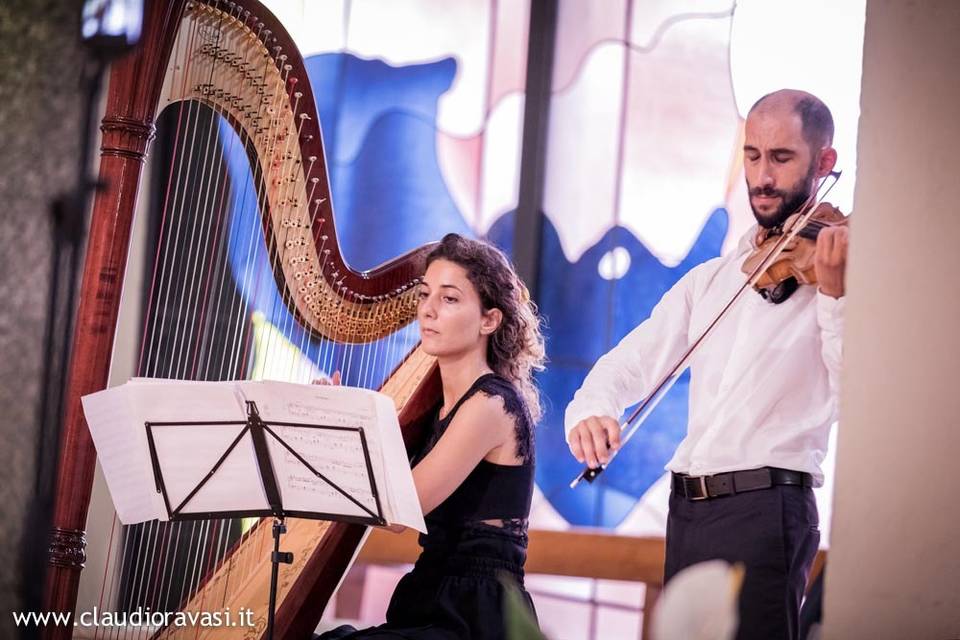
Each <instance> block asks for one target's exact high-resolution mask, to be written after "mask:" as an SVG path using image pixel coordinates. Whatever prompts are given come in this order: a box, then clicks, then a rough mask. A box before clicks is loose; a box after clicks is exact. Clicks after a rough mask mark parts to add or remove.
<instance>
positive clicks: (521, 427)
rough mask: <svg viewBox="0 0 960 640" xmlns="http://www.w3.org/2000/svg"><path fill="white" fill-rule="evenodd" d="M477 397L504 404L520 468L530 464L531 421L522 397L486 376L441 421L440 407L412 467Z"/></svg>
mask: <svg viewBox="0 0 960 640" xmlns="http://www.w3.org/2000/svg"><path fill="white" fill-rule="evenodd" d="M477 393H482V394H484V395H486V396H489V397H494V396H495V397H498V398H500V399H501V400H502V401H503V409H504V411H505V412H506V413H507V415H509V416H510V417H512V418H513V422H514V426H515V428H516V440H517V456H518V457H519V458H521V460H522V461H523V464H533V457H534V456H533V451H534V446H533V437H534V436H533V419H532V418H531V416H530V411H529V409H528V408H527V404H526V402H524V400H523V397H522V396H521V395H520V393H519V392H518V391H517V388H516V387H515V386H513V383H511V382H510V381H509V380H507V379H506V378H503V377H502V376H499V375H497V374H495V373H486V374H484V375H482V376H480V377H479V378H477V379H476V380H474V381H473V384H472V385H470V388H468V389H467V390H466V392H464V394H463V395H462V396H460V399H459V400H457V402H456V403H454V405H453V407H451V408H450V411H448V412H447V414H446V415H445V416H443V417H442V418H441V417H440V415H439V413H440V409H439V407H438V408H437V419H436V421H435V422H434V428H433V431H432V432H431V434H430V436H429V438H428V439H427V442H426V445H425V446H424V449H423V451H422V452H421V453H420V455H419V456H417V457H416V458H415V460H414V463H416V462H419V461H420V460H422V459H423V458H424V457H426V455H427V454H428V453H430V451H431V450H432V449H433V447H434V446H435V445H436V444H437V442H438V441H439V440H440V438H441V437H442V436H443V434H444V432H446V430H447V427H448V426H450V423H451V422H452V421H453V418H454V416H456V415H457V411H459V410H460V407H462V406H463V403H464V402H466V401H467V400H469V399H470V398H472V397H473V396H474V395H476V394H477Z"/></svg>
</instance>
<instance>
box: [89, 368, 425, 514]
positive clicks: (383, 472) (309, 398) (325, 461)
mask: <svg viewBox="0 0 960 640" xmlns="http://www.w3.org/2000/svg"><path fill="white" fill-rule="evenodd" d="M246 401H253V402H254V403H255V404H256V406H257V409H258V410H259V414H260V417H261V419H262V420H263V421H264V423H266V424H267V426H268V428H269V429H270V430H272V431H273V432H274V433H275V434H276V435H277V436H278V437H280V438H281V439H283V440H284V441H285V442H286V443H287V444H288V445H289V446H290V447H291V448H292V449H293V450H294V451H296V452H297V453H298V454H299V455H300V456H301V457H302V458H303V459H304V460H306V461H307V462H309V464H310V465H311V466H313V468H314V469H316V470H317V471H318V472H319V473H321V474H323V476H324V477H325V478H326V480H324V479H321V478H318V477H317V476H316V475H315V474H314V473H313V472H312V471H311V470H310V469H309V468H308V467H307V466H305V465H304V464H303V463H302V462H301V461H300V460H299V459H298V457H297V456H295V455H294V454H293V453H291V452H290V451H289V450H288V449H287V448H286V447H284V446H283V445H281V444H280V443H279V442H278V441H277V440H276V439H275V438H273V437H272V436H271V435H270V434H269V433H268V434H267V436H266V439H267V443H268V448H269V451H270V458H271V463H272V466H273V470H274V474H275V476H276V478H277V483H278V488H279V490H280V494H281V498H282V505H283V509H284V510H285V511H301V512H309V513H318V514H330V515H331V519H335V516H336V515H344V516H361V517H369V516H370V513H369V512H372V513H374V514H376V513H377V502H376V500H375V498H374V494H373V492H372V490H371V486H370V479H369V476H368V471H367V466H366V460H365V457H364V453H363V448H362V444H361V438H360V433H361V431H362V433H363V435H364V437H365V440H366V444H367V447H368V451H369V455H370V461H371V467H372V471H373V479H374V482H375V486H376V487H377V488H378V489H379V499H380V509H381V510H382V513H383V516H384V518H385V519H386V520H387V521H388V522H390V523H392V524H403V525H405V526H408V527H412V528H415V529H417V530H419V531H424V530H425V529H426V526H425V524H424V522H423V515H422V513H421V512H420V502H419V499H418V498H417V494H416V489H415V487H414V485H413V476H412V475H411V472H410V467H409V463H408V461H407V457H406V450H405V448H404V446H403V439H402V437H401V434H400V429H399V424H398V423H397V417H396V410H395V408H394V405H393V402H392V400H391V399H390V398H388V397H387V396H384V395H382V394H379V393H377V392H374V391H369V390H366V389H356V388H350V387H339V386H320V385H298V384H289V383H283V382H249V381H243V382H186V381H173V380H153V379H138V378H135V379H133V380H131V381H130V382H128V383H126V384H124V385H121V386H120V387H115V388H113V389H108V390H106V391H101V392H99V393H96V394H91V395H89V396H85V397H84V398H83V407H84V412H85V414H86V417H87V422H88V424H89V425H90V432H91V434H92V435H93V439H94V444H95V445H96V447H97V452H98V455H99V457H100V462H101V465H102V466H103V469H104V474H105V476H106V478H107V484H108V486H109V488H110V493H111V496H112V498H113V500H114V503H115V505H116V507H117V513H118V515H119V517H120V519H121V521H122V522H124V523H125V524H132V523H136V522H143V521H145V520H151V519H154V518H156V519H162V520H166V519H167V518H168V513H167V505H166V504H164V501H163V498H162V496H161V495H160V494H159V493H157V490H156V484H155V480H154V471H153V466H152V463H151V457H150V451H149V446H148V438H147V432H146V428H145V427H144V423H145V422H151V423H158V422H169V423H174V424H170V425H156V424H154V425H153V426H152V428H151V432H152V435H153V440H154V444H155V447H156V457H157V460H158V462H159V466H160V470H161V472H162V476H163V483H164V488H165V490H166V493H167V497H168V500H169V508H170V509H171V510H173V509H176V508H177V507H179V506H181V504H182V503H183V502H184V500H185V499H187V497H188V496H189V494H190V493H191V492H192V491H193V490H194V488H195V487H196V486H197V485H198V484H199V483H201V482H202V481H204V478H205V477H207V476H208V475H209V478H208V479H207V480H206V481H205V483H204V484H203V486H202V488H201V489H200V490H199V491H197V492H196V493H195V494H194V495H193V496H192V497H190V498H189V500H188V501H187V502H186V504H185V505H184V506H183V509H182V512H183V513H220V512H238V511H247V512H250V511H263V510H268V509H269V504H268V502H267V498H266V495H265V493H264V489H263V481H262V478H260V475H259V465H258V463H257V459H256V453H255V450H254V447H253V442H252V438H251V437H250V434H249V433H247V434H246V435H244V436H243V437H242V438H240V439H239V440H238V441H237V443H236V445H235V447H234V449H233V451H232V452H231V453H230V454H229V455H228V456H226V457H225V458H224V453H225V452H226V451H227V450H228V448H229V447H230V445H231V444H232V443H233V442H234V441H235V440H237V438H238V435H239V434H241V432H242V431H243V429H244V428H245V424H246V420H247V406H246ZM187 422H190V423H197V422H202V423H204V424H189V425H187V424H183V423H187ZM215 422H234V423H236V424H212V423H215ZM271 423H298V424H302V425H323V426H327V427H336V429H322V428H314V427H312V426H309V427H308V426H284V425H276V424H271ZM221 459H222V460H221ZM218 461H220V466H219V467H218V468H217V469H216V472H215V473H213V474H210V471H211V470H212V469H213V467H214V466H215V465H216V464H217V463H218ZM328 481H329V482H328ZM332 485H336V486H337V487H339V488H340V489H341V490H342V492H341V491H338V490H337V489H336V488H335V487H334V486H332ZM344 493H346V494H348V495H349V496H350V497H352V498H353V499H354V500H356V501H357V502H359V503H360V505H363V507H365V508H366V510H365V509H364V508H361V507H360V506H358V505H357V504H355V503H354V502H353V501H351V500H350V499H349V498H347V497H345V496H344ZM367 510H369V512H368V511H367Z"/></svg>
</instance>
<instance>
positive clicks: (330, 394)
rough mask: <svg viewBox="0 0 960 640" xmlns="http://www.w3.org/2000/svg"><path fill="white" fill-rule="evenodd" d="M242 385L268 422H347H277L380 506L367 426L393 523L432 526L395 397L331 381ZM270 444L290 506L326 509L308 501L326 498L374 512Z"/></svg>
mask: <svg viewBox="0 0 960 640" xmlns="http://www.w3.org/2000/svg"><path fill="white" fill-rule="evenodd" d="M238 386H239V388H240V391H241V393H243V394H244V396H245V397H246V399H247V400H253V401H254V402H256V404H257V407H258V408H259V409H260V417H261V418H262V419H263V420H264V421H265V422H266V423H268V424H269V423H271V422H288V423H291V422H292V423H306V424H319V425H325V426H330V427H338V428H341V429H345V431H330V430H327V429H311V428H304V427H291V426H274V425H271V426H270V428H271V429H273V430H274V431H275V432H276V433H277V435H278V436H280V437H281V438H282V439H283V440H284V441H285V442H287V444H289V445H291V447H293V448H294V449H295V450H296V451H297V452H298V453H300V454H301V456H302V457H303V458H304V459H305V460H306V461H307V462H309V463H310V465H311V466H313V468H314V469H316V470H317V471H318V472H320V473H321V474H323V475H324V476H325V477H326V478H327V479H329V480H330V481H332V482H333V483H335V484H336V485H337V486H339V487H340V488H341V489H343V490H344V491H345V492H346V493H348V494H349V495H351V496H352V497H354V498H355V499H357V501H358V502H360V503H361V504H362V505H364V506H365V507H366V508H367V509H369V510H370V511H372V512H373V513H376V512H377V503H376V501H375V499H374V496H373V493H372V491H371V487H370V481H369V478H368V475H367V469H366V464H365V457H364V454H363V448H362V445H361V440H360V436H359V430H361V429H362V430H363V433H364V436H365V440H366V444H367V448H368V451H369V454H370V460H371V463H372V470H373V476H374V481H375V486H376V487H378V488H379V490H380V496H379V498H380V507H381V509H382V510H383V515H384V517H385V518H386V519H387V521H388V522H390V523H392V524H402V525H404V526H408V527H412V528H414V529H417V530H418V531H425V530H426V525H425V523H424V522H423V514H422V513H421V512H420V501H419V499H418V498H417V493H416V488H415V487H414V485H413V476H412V475H411V473H410V464H409V462H408V461H407V454H406V449H405V448H404V446H403V438H402V436H401V434H400V425H399V424H398V422H397V417H396V409H395V407H394V404H393V401H392V400H391V399H390V398H388V397H387V396H384V395H383V394H380V393H376V392H373V391H369V390H366V389H357V388H353V387H343V386H331V385H298V384H290V383H285V382H251V383H241V384H240V385H238ZM346 429H349V431H346ZM268 443H269V446H270V451H271V458H272V459H273V460H274V461H275V466H274V470H275V472H276V474H277V477H278V481H279V483H280V486H281V493H282V495H283V503H284V506H285V507H286V508H288V509H291V510H317V511H321V509H304V508H303V507H302V506H301V505H317V504H323V505H330V507H331V508H334V509H336V511H335V512H337V513H345V514H350V515H360V516H365V515H369V514H367V513H366V512H365V511H364V510H363V509H362V508H360V507H359V506H357V505H356V504H353V503H352V502H350V501H349V500H348V499H347V498H345V497H344V496H343V495H342V494H341V493H340V492H339V491H337V490H336V489H335V488H333V487H332V486H331V485H330V484H328V483H327V482H325V481H324V480H322V479H320V478H317V477H316V476H315V475H314V474H313V473H312V472H311V471H310V469H308V468H307V467H305V466H304V465H303V463H301V462H300V461H299V460H298V459H297V458H296V457H295V456H294V455H293V454H291V453H290V452H289V451H288V450H287V449H286V448H285V447H283V446H282V445H281V444H280V443H278V442H277V441H276V440H274V439H273V438H268ZM278 460H282V464H279V465H278V464H276V461H278Z"/></svg>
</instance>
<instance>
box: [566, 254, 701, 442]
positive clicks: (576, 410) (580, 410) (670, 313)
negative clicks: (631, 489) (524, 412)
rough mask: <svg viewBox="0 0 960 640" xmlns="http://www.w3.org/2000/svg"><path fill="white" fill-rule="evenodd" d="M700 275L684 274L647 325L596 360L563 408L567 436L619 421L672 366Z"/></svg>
mask: <svg viewBox="0 0 960 640" xmlns="http://www.w3.org/2000/svg"><path fill="white" fill-rule="evenodd" d="M706 264H709V263H705V264H704V265H700V267H703V266H705V265H706ZM699 271H701V269H700V268H699V267H698V268H694V269H692V270H690V271H688V272H687V273H686V274H685V275H684V276H683V278H681V279H680V280H679V281H678V282H677V283H676V284H675V285H674V286H673V287H672V288H671V289H670V290H669V291H668V292H667V293H666V294H664V296H663V298H662V299H661V300H660V302H659V303H658V304H657V306H656V307H654V309H653V312H652V313H651V314H650V317H649V318H648V319H647V320H645V321H644V322H643V323H642V324H640V326H638V327H637V328H635V329H634V330H633V331H631V332H630V333H628V334H627V335H626V336H625V337H624V338H623V340H621V341H620V343H619V344H618V345H617V346H616V347H614V348H613V349H612V350H610V351H609V352H607V353H606V354H605V355H603V356H602V357H601V358H600V359H599V360H597V363H596V364H595V365H594V366H593V369H591V370H590V373H588V374H587V377H586V379H584V381H583V385H582V386H581V387H580V389H579V390H578V391H577V392H576V393H575V394H574V396H573V400H572V401H571V402H570V404H569V405H567V410H566V414H565V416H564V429H565V432H566V435H567V436H569V434H570V431H571V430H572V429H573V427H575V426H576V425H577V423H578V422H580V421H581V420H583V419H585V418H589V417H590V416H610V417H612V418H614V419H619V417H620V415H621V414H622V413H623V411H624V409H625V408H626V407H628V406H630V405H632V404H634V403H635V402H639V401H640V400H642V399H643V398H644V397H645V396H646V394H647V393H649V391H650V390H651V388H652V387H653V386H654V385H655V384H656V381H657V380H659V378H660V377H662V376H663V375H664V374H665V373H666V372H667V369H668V368H669V367H671V366H673V365H674V364H675V363H676V361H677V360H678V359H679V358H680V356H681V355H682V354H683V352H684V350H685V349H686V347H687V346H688V334H689V324H690V308H691V301H692V299H693V289H694V281H695V278H696V277H697V273H698V272H699Z"/></svg>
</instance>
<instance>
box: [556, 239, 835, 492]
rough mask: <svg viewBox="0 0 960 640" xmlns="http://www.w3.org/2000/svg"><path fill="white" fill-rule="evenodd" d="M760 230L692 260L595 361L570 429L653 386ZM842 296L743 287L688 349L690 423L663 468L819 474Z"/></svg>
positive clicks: (614, 411) (724, 295) (818, 481)
mask: <svg viewBox="0 0 960 640" xmlns="http://www.w3.org/2000/svg"><path fill="white" fill-rule="evenodd" d="M756 232H757V228H756V226H754V227H753V228H752V229H751V230H750V231H749V232H748V233H747V234H746V235H744V237H743V238H742V239H741V240H740V243H739V244H738V246H737V249H736V251H734V252H732V253H730V254H728V255H726V256H721V257H718V258H714V259H712V260H709V261H707V262H704V263H703V264H701V265H698V266H697V267H694V268H693V269H691V270H690V271H688V272H687V273H686V274H685V275H684V276H683V277H682V278H681V279H680V280H679V281H678V282H677V283H676V284H675V285H674V286H673V288H671V289H670V291H668V292H667V293H666V294H665V295H664V296H663V298H662V299H661V300H660V302H659V303H658V304H657V306H656V307H654V309H653V312H652V313H651V314H650V318H649V319H647V320H646V321H645V322H643V323H642V324H641V325H640V326H638V327H637V328H636V329H634V330H633V331H631V332H630V333H629V334H627V336H626V337H624V338H623V340H621V341H620V343H619V344H618V345H617V346H616V347H614V348H613V349H612V350H611V351H610V352H609V353H607V354H606V355H604V356H603V357H602V358H600V359H599V360H598V361H597V363H596V365H594V367H593V369H592V370H591V371H590V373H589V374H588V375H587V377H586V379H585V380H584V381H583V386H582V387H581V388H580V390H579V391H577V393H576V394H575V395H574V397H573V401H572V402H570V404H569V405H568V406H567V411H566V416H565V420H564V422H565V425H566V432H567V435H568V436H569V433H570V430H571V429H572V428H573V427H574V426H575V425H576V424H577V423H578V422H580V421H581V420H583V419H584V418H588V417H590V416H610V417H613V418H618V417H621V415H622V414H623V412H624V409H625V408H626V407H628V406H630V405H632V404H634V403H636V402H639V401H640V400H641V399H643V398H644V397H645V396H646V395H647V394H648V393H649V392H650V391H651V390H652V389H653V387H654V386H655V385H656V383H657V381H658V380H659V379H660V378H661V377H662V376H663V375H664V374H665V373H666V372H667V370H668V368H669V367H672V366H673V365H674V363H676V361H677V360H678V359H679V358H680V357H681V356H682V355H683V352H684V351H685V350H686V348H687V347H688V346H689V344H692V342H693V341H694V340H696V338H697V337H698V336H699V335H700V334H701V333H702V332H703V330H704V329H705V328H706V327H707V325H708V324H709V323H710V322H711V321H712V320H713V318H714V317H715V316H716V315H717V313H719V311H720V309H722V308H723V306H724V305H725V304H726V303H727V302H728V301H729V300H730V298H731V297H732V296H733V294H734V293H735V292H736V291H737V289H738V288H739V287H740V286H741V285H742V284H743V283H744V281H745V280H746V276H745V275H744V274H743V272H742V271H741V270H740V266H741V265H742V264H743V261H744V260H745V259H746V256H747V255H748V254H749V253H750V252H751V251H752V250H753V248H754V237H755V236H756ZM843 307H844V301H843V299H842V298H841V299H835V298H831V297H830V296H827V295H824V294H822V293H819V292H818V291H817V288H816V287H813V286H801V287H800V288H799V289H797V291H796V292H794V294H793V295H792V296H791V297H790V298H789V299H787V300H786V301H785V302H783V303H781V304H772V303H770V302H767V301H766V300H764V299H762V298H761V297H760V295H759V294H757V293H756V292H754V291H746V292H744V294H743V295H742V296H741V298H740V300H738V301H737V303H736V304H735V305H734V306H733V308H732V309H730V311H728V313H727V316H726V317H725V318H723V319H722V320H721V321H720V323H719V324H718V325H717V327H716V328H714V330H713V333H712V334H711V335H710V336H709V337H708V338H707V340H706V342H705V343H704V344H701V345H700V348H699V350H698V353H697V354H695V355H694V357H693V359H692V361H691V364H690V400H689V402H690V409H689V421H688V424H687V435H686V437H685V438H684V439H683V441H682V442H681V443H680V446H679V447H677V451H676V453H675V454H674V455H673V458H672V459H671V460H670V462H668V463H667V467H666V468H667V469H668V470H670V471H675V472H678V473H689V474H691V475H698V476H699V475H710V474H714V473H720V472H723V471H733V470H740V469H755V468H758V467H763V466H771V467H782V468H785V469H793V470H796V471H806V472H808V473H810V474H812V475H813V479H814V485H815V486H821V485H822V484H823V472H822V471H821V470H820V463H821V462H822V461H823V458H824V456H825V454H826V451H827V439H828V436H829V433H830V426H831V425H832V424H833V422H834V421H835V420H836V417H837V383H838V378H839V371H840V352H841V334H842V330H843ZM642 428H643V427H641V429H642Z"/></svg>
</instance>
